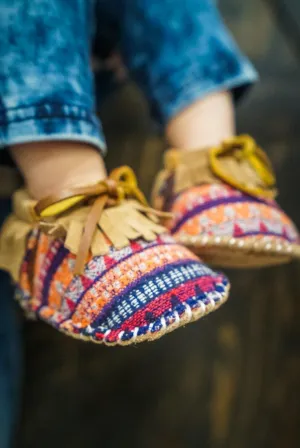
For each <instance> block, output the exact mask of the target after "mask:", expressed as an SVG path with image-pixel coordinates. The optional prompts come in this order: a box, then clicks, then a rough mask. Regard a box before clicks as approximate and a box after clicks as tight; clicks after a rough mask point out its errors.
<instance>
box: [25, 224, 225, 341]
mask: <svg viewBox="0 0 300 448" xmlns="http://www.w3.org/2000/svg"><path fill="white" fill-rule="evenodd" d="M74 264H75V256H74V255H73V254H71V253H70V252H69V251H68V249H66V247H65V246H64V243H63V241H62V240H59V239H55V240H53V239H51V238H50V237H49V236H48V235H46V234H44V233H41V232H40V231H39V230H37V229H35V230H33V231H32V232H31V234H30V236H29V238H28V244H27V251H26V256H25V258H24V261H23V263H22V266H21V271H20V272H21V275H20V282H19V284H18V288H17V297H18V300H19V302H20V304H21V306H22V307H23V308H24V309H25V310H26V312H27V314H28V315H31V316H34V317H38V318H40V319H42V320H44V321H46V322H48V323H49V324H51V325H53V326H54V327H55V328H57V329H58V330H60V331H63V332H65V333H67V334H69V335H71V336H73V337H77V338H82V339H87V340H92V341H94V342H104V343H106V344H108V345H115V344H119V345H126V344H130V343H133V342H141V341H144V340H154V339H157V338H159V337H160V336H162V335H163V334H165V333H167V332H170V331H172V330H174V329H175V328H177V327H179V326H181V325H183V324H186V323H188V322H190V321H193V320H197V319H199V318H200V317H202V316H204V315H205V314H207V313H209V312H211V311H213V310H214V309H216V308H218V307H219V306H220V305H221V304H222V303H223V302H224V301H225V300H226V299H227V296H228V290H229V283H228V280H227V279H226V277H225V276H224V275H222V274H217V273H215V272H213V271H212V270H211V269H209V268H208V267H207V266H205V265H204V264H203V263H202V262H201V261H200V260H199V259H198V258H197V257H196V256H195V255H193V254H192V253H191V252H190V251H189V250H188V249H186V248H185V247H183V246H181V245H179V244H178V243H176V242H175V241H174V240H173V238H172V237H170V236H169V235H168V234H162V235H160V236H158V237H157V238H156V240H155V241H152V242H146V241H145V240H143V239H138V240H135V241H132V242H130V244H129V245H128V247H125V248H123V249H115V248H113V247H111V248H110V251H109V253H108V254H107V255H103V256H96V257H92V256H91V255H90V256H89V259H88V261H87V263H86V265H85V270H84V273H83V274H82V275H76V276H74V275H73V273H72V272H73V269H74Z"/></svg>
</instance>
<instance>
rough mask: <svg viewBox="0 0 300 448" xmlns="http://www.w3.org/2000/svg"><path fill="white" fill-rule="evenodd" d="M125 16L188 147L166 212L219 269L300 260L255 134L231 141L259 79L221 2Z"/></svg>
mask: <svg viewBox="0 0 300 448" xmlns="http://www.w3.org/2000/svg"><path fill="white" fill-rule="evenodd" d="M124 17H125V20H124V24H123V28H122V32H123V40H122V43H123V46H122V50H123V55H124V59H125V61H126V63H127V65H128V67H129V69H130V71H131V73H132V75H133V76H134V77H135V79H136V81H137V82H138V84H139V85H140V86H141V88H142V89H143V91H144V92H145V94H146V95H147V97H148V99H149V101H150V104H151V108H152V111H153V113H154V115H155V116H156V118H157V119H158V120H159V121H160V122H161V124H162V126H163V130H164V133H165V135H166V137H167V140H168V142H169V143H170V144H171V145H172V146H173V147H175V148H178V149H180V150H173V151H170V152H169V153H167V155H166V157H165V170H164V171H163V172H162V173H160V175H159V176H158V178H157V181H156V184H155V188H154V193H153V198H154V203H155V205H156V206H157V207H158V208H164V209H165V210H169V211H172V212H173V218H172V219H171V220H170V221H169V223H168V225H169V229H170V230H171V232H172V233H173V234H174V235H176V238H177V241H179V242H181V243H183V244H186V245H187V246H189V247H191V248H193V250H194V252H195V253H197V254H200V255H201V257H203V258H204V259H205V260H206V261H209V262H214V263H216V264H217V265H218V266H220V265H230V266H238V267H241V266H250V265H254V266H261V265H267V264H274V263H282V262H286V261H289V260H291V259H292V257H299V255H300V249H299V247H300V246H299V245H298V242H299V235H298V233H297V230H296V229H295V227H294V225H293V223H292V222H291V221H290V220H289V219H288V217H287V216H286V215H285V214H284V213H283V212H281V211H278V207H277V205H275V202H270V200H271V201H272V200H273V199H274V197H275V194H276V187H275V177H274V174H273V172H272V168H271V166H270V163H269V162H268V159H267V157H266V155H265V154H264V153H263V152H262V150H261V149H260V148H258V147H257V145H256V144H255V142H254V140H253V139H251V138H250V137H249V136H247V137H245V136H243V137H241V138H237V137H236V138H232V139H229V140H230V141H229V140H228V138H230V137H233V136H234V133H235V124H234V108H233V102H232V98H231V96H234V97H237V96H238V95H239V94H240V93H241V91H242V90H244V89H245V87H246V86H247V85H249V84H251V83H252V82H253V81H254V80H255V79H256V77H257V76H256V72H255V70H254V69H253V67H252V66H251V64H250V63H249V61H248V60H247V59H246V58H245V57H244V56H243V55H242V53H241V52H240V51H239V49H238V48H237V46H236V44H235V43H234V41H233V40H232V38H231V37H230V34H229V33H228V31H227V30H226V28H225V27H224V25H223V23H222V20H221V18H220V16H219V13H218V11H217V8H216V5H215V2H214V1H213V0H185V1H181V0H156V1H154V0H153V1H151V2H149V1H148V0H133V1H132V2H130V3H129V2H128V3H126V4H125V14H124ZM224 140H226V141H224ZM182 150H184V151H182ZM186 150H193V151H186ZM275 209H276V211H275Z"/></svg>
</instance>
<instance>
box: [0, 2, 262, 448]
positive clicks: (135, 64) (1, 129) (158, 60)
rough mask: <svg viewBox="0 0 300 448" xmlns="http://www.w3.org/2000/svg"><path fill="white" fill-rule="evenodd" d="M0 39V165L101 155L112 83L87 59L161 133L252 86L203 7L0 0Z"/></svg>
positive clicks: (0, 209) (250, 74)
mask: <svg viewBox="0 0 300 448" xmlns="http://www.w3.org/2000/svg"><path fill="white" fill-rule="evenodd" d="M0 29H1V39H0V163H4V162H3V161H5V160H6V156H5V155H4V154H5V153H6V151H5V149H6V148H7V147H9V146H10V145H13V144H16V143H27V142H37V141H45V140H75V141H79V142H84V143H88V144H91V145H93V146H94V147H96V148H98V149H99V150H100V151H102V152H105V150H106V145H105V138H104V135H103V131H102V127H101V123H100V121H99V119H98V118H97V116H96V113H95V109H96V104H99V103H101V100H102V98H103V97H104V96H105V93H106V92H107V91H109V89H110V88H111V86H114V84H115V81H114V78H113V77H112V76H107V73H106V74H105V76H101V75H100V76H98V75H97V76H96V77H95V76H94V74H93V71H92V69H91V64H90V61H91V55H92V53H94V55H95V56H96V58H100V59H105V58H106V57H108V56H109V55H110V54H111V53H112V52H115V51H117V52H118V53H119V54H120V55H121V57H122V60H123V61H124V64H125V66H126V68H127V70H128V73H129V75H130V78H131V79H132V80H134V81H135V82H136V83H137V85H138V86H139V87H140V89H141V90H142V92H143V93H144V95H145V97H146V98H147V100H148V102H149V107H150V110H151V112H152V116H153V118H154V119H155V120H156V121H157V123H159V124H160V125H161V126H162V127H163V126H164V125H165V124H166V123H167V122H168V120H169V119H170V118H171V117H172V116H173V115H175V114H177V113H178V112H179V111H180V110H182V109H184V108H185V107H187V106H188V105H189V104H191V103H193V102H194V101H197V100H199V99H200V98H202V97H205V96H206V95H207V94H209V93H213V92H218V91H223V90H231V91H232V92H233V95H234V97H236V98H237V97H238V96H240V95H241V93H242V92H243V91H244V90H245V88H246V87H247V86H249V85H250V84H252V83H253V82H254V81H255V79H256V77H257V74H256V72H255V70H254V68H253V67H252V65H251V63H250V62H249V61H248V60H247V58H246V57H245V56H244V55H243V54H242V53H241V51H240V50H239V49H238V47H237V45H236V43H235V42H234V40H233V39H232V37H231V35H230V33H229V32H228V30H227V29H226V28H225V26H224V24H223V22H222V20H221V17H220V15H219V12H218V10H217V8H216V5H215V2H214V1H213V0H51V1H49V0H1V1H0ZM95 79H96V81H97V83H95ZM95 92H97V94H98V98H97V103H96V95H95ZM0 189H1V176H0ZM0 196H1V195H0ZM5 213H6V206H5V201H0V216H1V215H2V217H3V216H4V214H5ZM2 274H3V273H0V282H1V284H0V313H1V319H0V325H1V329H0V351H1V353H0V360H1V361H0V363H2V362H4V365H1V364H0V383H1V384H0V393H1V394H2V396H1V397H0V408H1V410H0V418H1V417H3V416H5V420H3V423H2V426H0V446H1V447H2V448H6V447H8V446H9V442H8V439H9V431H10V429H11V428H12V419H13V415H14V412H15V411H14V409H13V405H12V404H13V403H14V402H15V396H14V394H15V395H16V393H17V388H14V387H13V386H12V385H13V384H15V382H16V380H15V377H16V373H18V372H17V370H18V369H17V367H16V366H17V362H15V363H14V362H13V360H12V359H11V353H12V352H11V348H9V347H10V346H9V345H8V342H7V341H11V343H12V346H13V347H14V350H15V351H14V352H13V353H15V354H16V355H15V357H16V360H17V357H18V354H17V353H18V349H17V347H16V346H15V345H16V344H15V342H14V341H16V340H17V339H16V334H17V330H16V327H15V321H14V316H13V313H12V310H11V308H10V301H11V290H10V288H9V284H8V278H7V276H5V275H4V274H3V275H2ZM13 344H15V345H13ZM8 359H9V360H10V361H9V362H8V361H7V360H8ZM3 360H4V361H3ZM5 391H6V392H5ZM1 437H2V440H1Z"/></svg>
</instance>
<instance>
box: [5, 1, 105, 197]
mask: <svg viewBox="0 0 300 448" xmlns="http://www.w3.org/2000/svg"><path fill="white" fill-rule="evenodd" d="M92 7H93V2H86V1H84V0H75V1H72V2H70V3H68V2H63V1H54V2H50V3H49V2H48V1H46V0H45V1H40V0H39V1H36V0H32V1H31V2H29V3H28V2H23V1H21V0H20V1H15V2H14V3H13V6H12V5H11V2H9V1H5V2H4V5H3V2H2V5H1V14H2V16H3V24H4V26H3V27H2V29H1V36H2V37H1V44H0V56H1V67H0V76H1V87H0V88H1V102H2V117H3V119H2V121H1V123H2V124H1V135H2V141H1V147H2V149H3V148H4V147H5V146H8V147H10V149H11V152H12V154H13V157H14V159H15V160H16V162H17V164H18V166H19V168H20V169H21V171H22V172H23V174H24V177H25V180H26V182H27V184H28V186H29V188H30V191H31V193H32V194H33V195H34V196H36V197H37V198H39V197H42V196H44V195H45V194H49V192H50V191H52V190H53V189H55V190H57V189H60V188H62V187H64V186H71V185H77V184H80V185H82V184H84V185H86V184H90V183H91V184H93V183H95V182H96V181H98V180H100V179H102V178H103V177H104V176H105V170H104V168H103V163H102V160H101V156H100V151H101V150H103V149H104V148H105V143H104V137H103V134H102V131H101V126H100V124H99V122H98V119H97V117H96V115H95V110H94V86H93V75H92V72H91V69H90V47H91V38H92V35H91V30H92V29H93V23H92V18H93V10H92ZM66 18H67V20H66ZM11 36H13V37H14V39H12V37H11Z"/></svg>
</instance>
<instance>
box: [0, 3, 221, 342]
mask: <svg viewBox="0 0 300 448" xmlns="http://www.w3.org/2000/svg"><path fill="white" fill-rule="evenodd" d="M5 3H6V5H7V8H5V14H6V15H7V17H6V20H5V23H6V24H7V26H6V29H4V30H1V31H2V35H1V44H3V47H2V48H1V50H0V55H1V56H2V61H1V62H2V64H1V67H0V78H1V79H3V80H4V85H3V86H2V85H1V88H3V91H2V92H1V97H2V98H1V99H2V104H3V108H4V111H3V115H4V116H5V120H3V125H2V129H1V131H2V134H3V135H4V140H3V146H4V144H5V145H7V146H9V147H10V148H11V152H12V154H13V156H14V158H15V160H16V162H17V164H18V166H19V168H20V169H21V170H22V172H23V174H24V177H25V180H26V182H27V186H28V187H29V189H30V193H31V196H35V198H36V199H41V200H40V201H38V202H35V201H32V197H30V195H28V192H26V191H19V192H18V193H16V195H15V197H14V201H13V202H14V207H13V214H12V215H11V216H10V217H9V219H8V220H7V221H6V223H5V224H4V226H3V228H1V234H0V268H2V269H5V270H7V271H8V272H10V274H11V275H12V277H13V279H14V280H15V282H16V283H17V284H18V289H17V298H18V299H19V301H20V303H21V306H22V307H23V308H24V309H25V311H26V312H27V314H28V315H29V316H31V317H32V316H33V317H39V318H41V319H42V320H44V321H46V322H48V323H49V324H51V325H53V326H54V327H55V328H57V329H59V330H61V331H63V332H64V333H67V334H69V335H70V336H73V337H76V338H81V339H85V340H92V341H94V342H105V343H107V344H113V345H115V344H120V345H128V344H130V343H133V342H138V341H145V340H154V339H157V338H158V337H160V336H162V335H163V334H165V333H167V332H170V331H172V330H174V329H175V328H177V327H179V326H181V325H183V324H186V323H188V322H190V321H193V320H196V319H199V318H200V317H202V316H204V315H205V314H207V313H209V312H211V311H213V310H214V309H216V308H218V307H219V306H220V305H221V304H222V303H223V302H225V300H226V299H227V296H228V291H229V285H228V281H227V279H226V278H225V277H224V276H223V275H222V274H221V275H220V274H218V273H215V272H213V271H211V270H210V269H209V268H208V267H207V266H204V265H203V263H202V262H201V261H200V260H199V259H198V258H197V257H196V256H195V255H194V254H192V253H191V252H190V251H189V250H188V249H186V248H184V247H182V246H180V245H178V243H177V242H175V241H174V240H173V239H172V237H171V235H169V234H168V231H167V229H166V228H165V227H163V226H161V225H159V223H158V219H156V217H157V216H156V215H158V216H161V214H159V213H158V212H154V211H153V210H152V211H151V210H149V208H148V207H147V204H146V203H145V199H144V197H143V194H142V193H141V192H140V191H139V189H138V186H137V182H136V179H135V176H134V173H133V172H132V171H131V170H130V169H129V168H128V167H123V168H121V169H117V170H115V171H114V172H113V173H111V174H110V178H109V179H107V180H106V182H102V183H98V185H95V183H97V182H98V181H99V180H101V179H103V178H104V177H105V170H104V168H103V163H102V161H101V158H100V155H99V153H98V152H97V149H98V150H101V149H103V147H104V143H103V136H102V133H101V130H100V127H99V123H98V121H97V119H96V117H95V115H94V98H93V86H92V85H93V82H92V74H91V71H90V68H89V61H90V54H89V53H90V51H89V47H90V45H89V42H90V30H91V29H92V28H93V26H92V23H91V21H92V17H93V14H92V11H91V10H90V8H91V5H93V4H94V2H92V1H91V2H89V1H86V0H75V1H69V2H68V1H65V0H53V1H51V2H49V1H48V0H38V1H37V0H32V1H31V2H25V5H24V2H23V0H14V2H13V5H14V6H13V7H10V6H9V1H8V0H6V2H5ZM129 3H130V2H129ZM1 7H2V6H1ZM16 18H20V23H19V22H16ZM21 19H22V20H21ZM12 35H13V38H12ZM1 71H2V72H1ZM93 184H94V185H93ZM87 185H90V186H89V187H87ZM78 186H81V187H82V188H80V189H78V188H76V189H75V188H74V187H78ZM47 195H48V196H47ZM44 196H47V197H46V198H45V197H44ZM129 199H130V200H129Z"/></svg>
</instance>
